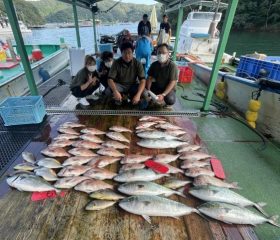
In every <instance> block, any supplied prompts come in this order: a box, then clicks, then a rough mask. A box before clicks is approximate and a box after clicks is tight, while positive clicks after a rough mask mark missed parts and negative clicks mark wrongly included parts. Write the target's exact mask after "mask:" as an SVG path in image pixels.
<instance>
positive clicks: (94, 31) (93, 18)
mask: <svg viewBox="0 0 280 240" xmlns="http://www.w3.org/2000/svg"><path fill="white" fill-rule="evenodd" d="M91 11H92V21H93V33H94V50H95V53H97V52H98V49H97V33H96V24H95V13H94V12H93V9H92V10H91Z"/></svg>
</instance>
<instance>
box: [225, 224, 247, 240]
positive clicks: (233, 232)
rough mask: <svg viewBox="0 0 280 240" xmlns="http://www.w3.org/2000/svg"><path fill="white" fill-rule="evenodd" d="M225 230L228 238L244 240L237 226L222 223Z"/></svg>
mask: <svg viewBox="0 0 280 240" xmlns="http://www.w3.org/2000/svg"><path fill="white" fill-rule="evenodd" d="M221 226H222V228H223V231H224V233H225V235H226V237H227V239H228V240H242V239H243V237H242V235H241V234H240V232H239V231H238V229H237V227H236V226H235V225H231V224H224V223H222V224H221Z"/></svg>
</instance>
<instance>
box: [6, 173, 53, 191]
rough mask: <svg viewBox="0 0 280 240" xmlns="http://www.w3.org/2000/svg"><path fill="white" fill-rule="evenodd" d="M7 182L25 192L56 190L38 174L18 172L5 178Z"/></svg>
mask: <svg viewBox="0 0 280 240" xmlns="http://www.w3.org/2000/svg"><path fill="white" fill-rule="evenodd" d="M7 183H8V184H9V185H10V186H11V187H14V188H16V189H18V190H19V191H25V192H45V191H53V190H55V191H57V189H56V188H54V187H53V186H52V185H51V184H49V183H48V182H47V181H45V180H44V179H42V178H41V177H39V176H35V175H30V174H18V175H15V176H12V177H9V178H7Z"/></svg>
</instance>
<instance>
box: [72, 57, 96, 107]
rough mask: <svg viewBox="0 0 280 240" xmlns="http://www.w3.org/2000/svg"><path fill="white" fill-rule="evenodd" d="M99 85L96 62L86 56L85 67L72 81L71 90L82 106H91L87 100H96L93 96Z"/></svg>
mask: <svg viewBox="0 0 280 240" xmlns="http://www.w3.org/2000/svg"><path fill="white" fill-rule="evenodd" d="M99 85H100V82H99V79H98V73H97V71H96V61H95V59H94V58H93V57H92V56H90V55H86V57H85V66H84V67H83V68H82V69H81V70H80V71H79V72H78V73H77V74H76V76H75V77H74V78H73V79H72V82H71V84H70V90H71V92H72V94H73V95H74V96H75V97H76V98H78V101H79V103H80V104H81V105H82V106H89V105H90V104H89V102H88V101H87V99H93V100H95V96H94V95H92V94H93V93H94V91H95V90H96V89H97V88H98V87H99Z"/></svg>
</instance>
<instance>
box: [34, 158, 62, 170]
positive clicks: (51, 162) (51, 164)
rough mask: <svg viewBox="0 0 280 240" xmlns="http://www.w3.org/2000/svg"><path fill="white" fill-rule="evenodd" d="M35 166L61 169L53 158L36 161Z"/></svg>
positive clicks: (59, 164)
mask: <svg viewBox="0 0 280 240" xmlns="http://www.w3.org/2000/svg"><path fill="white" fill-rule="evenodd" d="M37 165H38V166H40V167H46V168H62V167H63V166H62V165H61V163H60V162H59V161H57V160H56V159H54V158H42V159H40V160H38V162H37Z"/></svg>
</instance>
